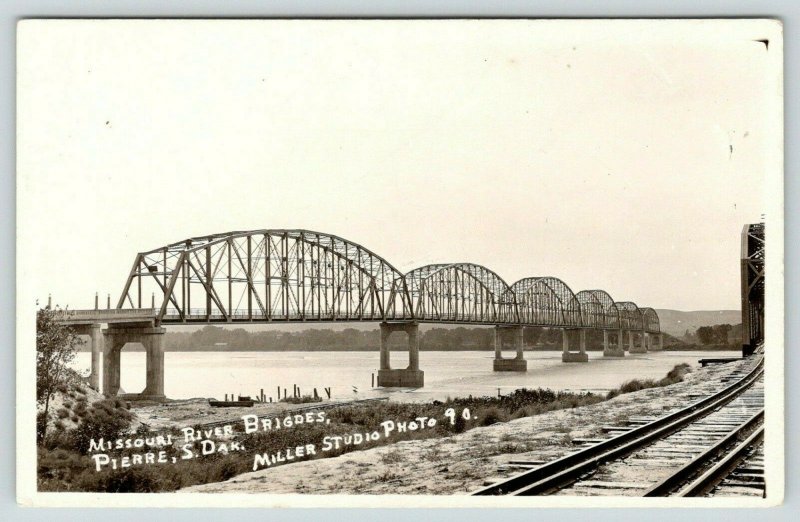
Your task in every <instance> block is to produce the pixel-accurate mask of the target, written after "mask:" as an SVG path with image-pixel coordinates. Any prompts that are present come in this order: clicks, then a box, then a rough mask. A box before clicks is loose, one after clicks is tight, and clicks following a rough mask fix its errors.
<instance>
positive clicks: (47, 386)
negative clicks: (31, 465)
mask: <svg viewBox="0 0 800 522" xmlns="http://www.w3.org/2000/svg"><path fill="white" fill-rule="evenodd" d="M56 314H57V311H56V310H53V309H51V308H50V307H47V308H42V309H40V310H39V311H38V312H37V313H36V402H37V403H38V404H43V405H44V412H43V415H42V419H43V420H42V425H41V426H40V427H39V429H38V430H37V435H38V436H39V437H40V440H43V439H44V436H45V434H46V431H47V415H48V410H49V408H50V399H51V398H52V396H53V394H54V393H55V392H56V390H57V389H58V388H59V387H62V386H64V385H66V384H67V381H68V379H69V376H70V375H71V373H70V372H69V363H70V362H72V360H73V359H74V358H75V352H76V350H77V347H78V346H79V345H81V344H83V341H82V340H81V339H80V338H79V337H78V336H77V334H75V331H74V330H73V329H72V328H70V327H69V326H67V325H65V324H63V323H60V322H58V321H57V320H56Z"/></svg>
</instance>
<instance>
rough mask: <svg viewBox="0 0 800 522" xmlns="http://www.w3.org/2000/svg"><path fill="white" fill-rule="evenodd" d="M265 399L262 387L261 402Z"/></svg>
mask: <svg viewBox="0 0 800 522" xmlns="http://www.w3.org/2000/svg"><path fill="white" fill-rule="evenodd" d="M266 400H267V399H266V398H265V396H264V388H261V402H264V401H266Z"/></svg>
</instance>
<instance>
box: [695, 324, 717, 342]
mask: <svg viewBox="0 0 800 522" xmlns="http://www.w3.org/2000/svg"><path fill="white" fill-rule="evenodd" d="M697 338H698V339H699V340H700V342H701V343H702V344H711V343H712V342H714V329H713V328H712V327H711V326H701V327H700V328H698V329H697Z"/></svg>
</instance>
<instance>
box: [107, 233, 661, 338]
mask: <svg viewBox="0 0 800 522" xmlns="http://www.w3.org/2000/svg"><path fill="white" fill-rule="evenodd" d="M148 305H149V306H150V308H152V309H153V310H152V311H153V316H154V320H155V324H156V325H160V324H164V325H166V324H184V323H264V322H267V323H268V322H304V321H308V322H328V321H342V322H344V321H379V322H400V321H402V322H408V321H413V322H428V323H431V322H435V323H451V324H475V325H495V326H503V325H522V326H539V327H560V328H595V329H606V330H635V331H639V332H646V333H651V334H658V333H660V331H661V330H660V325H659V319H658V314H657V313H656V312H655V310H653V309H652V308H647V307H640V306H637V305H636V304H635V303H633V302H630V301H614V300H613V299H612V298H611V296H610V295H609V294H608V293H607V292H605V291H603V290H583V291H580V292H577V293H575V292H573V291H572V289H570V287H569V286H568V285H567V284H566V283H564V282H563V281H561V280H560V279H558V278H556V277H527V278H524V279H522V280H520V281H517V282H516V283H514V284H511V285H509V284H508V283H507V282H506V281H504V280H503V278H501V277H500V276H499V275H497V274H496V273H495V272H493V271H492V270H491V269H489V268H487V267H484V266H481V265H477V264H473V263H466V262H465V263H441V264H432V265H426V266H423V267H420V268H416V269H414V270H411V271H410V272H408V273H406V274H403V273H401V272H400V271H398V270H397V269H396V268H395V267H394V266H392V264H391V263H389V262H388V261H387V260H386V259H384V258H383V257H381V256H380V255H378V254H376V253H375V252H373V251H371V250H369V249H367V248H366V247H364V246H362V245H359V244H357V243H354V242H352V241H348V240H346V239H343V238H341V237H338V236H334V235H331V234H324V233H320V232H312V231H309V230H271V229H269V230H252V231H246V232H228V233H225V234H213V235H209V236H201V237H194V238H190V239H186V240H184V241H179V242H177V243H172V244H169V245H166V246H163V247H160V248H157V249H154V250H150V251H148V252H143V253H140V254H138V255H137V256H136V258H135V260H134V262H133V266H132V268H131V270H130V274H129V275H128V278H127V281H126V283H125V287H124V290H123V291H122V295H121V296H120V299H119V302H118V303H117V307H116V308H117V310H119V311H123V310H126V309H130V310H142V309H143V307H146V306H148ZM145 309H146V308H145Z"/></svg>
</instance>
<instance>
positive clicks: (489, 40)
mask: <svg viewBox="0 0 800 522" xmlns="http://www.w3.org/2000/svg"><path fill="white" fill-rule="evenodd" d="M17 74H18V75H17V82H18V83H17V101H18V105H17V144H18V149H17V152H18V170H17V209H18V214H17V216H18V220H17V222H18V236H17V255H18V258H17V267H18V280H17V284H18V287H17V291H18V294H17V295H18V300H17V474H18V483H17V488H18V490H17V491H18V502H19V503H20V504H23V505H26V506H148V507H164V506H171V507H181V506H191V507H197V506H217V507H219V506H230V507H234V506H236V507H241V506H253V507H309V506H326V507H331V506H350V507H547V506H553V507H609V506H613V507H630V506H636V507H643V506H646V507H664V506H673V507H674V506H682V507H683V506H695V507H696V506H704V507H733V506H737V507H738V506H742V507H767V506H774V505H778V504H780V503H781V502H782V501H783V492H784V464H783V452H784V447H783V444H784V442H783V441H784V427H783V406H784V403H783V350H784V346H783V131H782V128H783V87H782V85H783V37H782V26H781V23H780V22H779V21H776V20H768V19H693V20H688V19H687V20H613V19H604V20H588V19H587V20H536V19H447V20H432V19H430V20H429V19H416V20H400V19H395V20H390V19H383V20H368V19H364V20H319V19H270V20H255V19H251V20H188V19H187V20H178V19H173V20H155V19H153V20H146V19H140V20H132V19H129V20H114V19H104V20H100V19H70V20H66V19H51V20H48V19H41V20H23V21H21V22H20V23H19V25H18V71H17ZM767 377H768V378H767Z"/></svg>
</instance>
